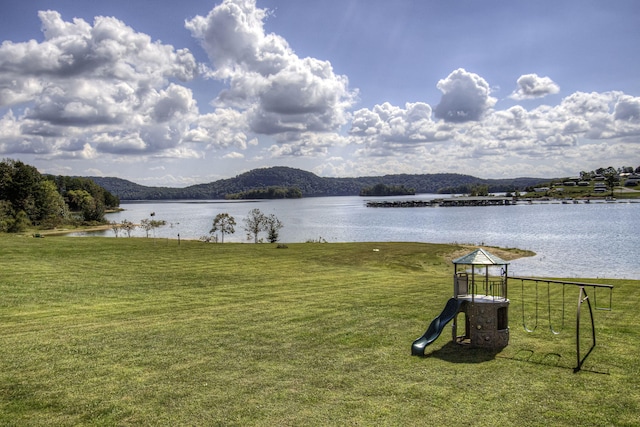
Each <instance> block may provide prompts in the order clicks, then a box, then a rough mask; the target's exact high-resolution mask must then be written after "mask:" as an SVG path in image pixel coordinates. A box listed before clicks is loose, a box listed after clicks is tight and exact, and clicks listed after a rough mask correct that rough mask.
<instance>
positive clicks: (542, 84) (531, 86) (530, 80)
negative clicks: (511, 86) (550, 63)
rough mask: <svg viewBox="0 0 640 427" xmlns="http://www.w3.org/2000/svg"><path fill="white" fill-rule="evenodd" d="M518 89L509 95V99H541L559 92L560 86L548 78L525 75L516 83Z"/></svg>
mask: <svg viewBox="0 0 640 427" xmlns="http://www.w3.org/2000/svg"><path fill="white" fill-rule="evenodd" d="M517 83H518V88H517V89H516V90H515V91H514V92H513V93H512V94H511V98H513V99H517V100H521V99H531V98H542V97H545V96H547V95H553V94H556V93H558V92H560V86H558V85H557V84H556V83H554V81H553V80H551V79H550V78H549V77H540V76H538V75H537V74H525V75H523V76H520V78H519V79H518V81H517Z"/></svg>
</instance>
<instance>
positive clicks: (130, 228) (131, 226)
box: [121, 219, 137, 237]
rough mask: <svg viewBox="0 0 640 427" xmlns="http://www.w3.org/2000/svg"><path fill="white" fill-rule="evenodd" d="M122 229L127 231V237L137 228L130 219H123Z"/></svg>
mask: <svg viewBox="0 0 640 427" xmlns="http://www.w3.org/2000/svg"><path fill="white" fill-rule="evenodd" d="M121 227H122V229H123V230H124V231H125V232H126V233H127V237H131V232H132V231H133V230H135V229H136V227H137V226H136V225H135V224H134V223H132V222H131V221H129V220H126V219H123V220H122V225H121Z"/></svg>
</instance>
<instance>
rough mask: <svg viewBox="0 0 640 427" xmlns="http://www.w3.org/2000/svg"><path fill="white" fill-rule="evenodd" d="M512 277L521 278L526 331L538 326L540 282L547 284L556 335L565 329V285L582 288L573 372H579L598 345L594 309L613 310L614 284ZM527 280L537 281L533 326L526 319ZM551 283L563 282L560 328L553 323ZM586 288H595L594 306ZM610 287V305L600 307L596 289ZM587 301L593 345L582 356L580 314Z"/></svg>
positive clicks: (553, 330) (549, 311)
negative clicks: (528, 324)
mask: <svg viewBox="0 0 640 427" xmlns="http://www.w3.org/2000/svg"><path fill="white" fill-rule="evenodd" d="M509 278H510V279H514V280H520V282H521V287H522V326H523V328H524V330H525V331H527V332H533V331H535V330H536V328H537V327H538V317H539V315H538V314H539V304H538V302H539V291H538V284H539V283H546V284H547V307H548V319H549V329H550V330H551V332H552V333H553V334H554V335H557V334H559V333H560V332H561V331H562V330H563V329H564V318H565V286H578V287H579V288H580V291H579V295H578V308H577V311H576V361H577V363H576V366H575V367H574V368H573V372H578V371H580V369H582V365H583V364H584V361H585V360H586V359H587V357H589V354H591V352H592V351H593V349H594V348H595V347H596V328H595V321H594V318H593V309H594V308H595V310H604V311H611V310H612V301H613V285H606V284H602V283H582V282H568V281H566V280H551V279H541V278H534V277H513V276H512V277H509ZM525 281H530V282H534V283H535V292H536V296H535V301H536V302H535V324H534V325H533V328H530V327H527V324H526V319H525V308H524V306H525V302H524V301H525V300H524V283H525ZM551 284H561V285H562V324H561V327H560V329H559V330H556V329H554V327H553V324H552V322H551V290H550V288H551ZM585 288H592V290H593V307H592V306H591V300H590V299H589V295H588V294H587V291H586V289H585ZM599 288H602V289H608V291H609V305H608V307H598V305H597V296H596V295H597V293H596V291H597V290H598V289H599ZM584 302H586V303H587V306H588V308H589V317H590V319H591V346H590V347H589V350H588V351H587V352H586V354H585V355H584V357H582V355H581V352H580V314H581V309H582V304H583V303H584Z"/></svg>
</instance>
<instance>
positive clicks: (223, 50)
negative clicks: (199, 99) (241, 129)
mask: <svg viewBox="0 0 640 427" xmlns="http://www.w3.org/2000/svg"><path fill="white" fill-rule="evenodd" d="M267 15H268V13H267V11H265V10H264V9H259V8H257V7H256V2H255V0H224V1H223V2H222V4H220V5H218V6H216V7H215V8H214V9H213V10H212V11H211V12H210V13H209V14H208V15H207V16H206V17H203V16H196V17H195V18H193V19H191V20H189V21H187V22H186V27H187V28H188V29H189V30H190V31H191V33H192V34H193V36H194V37H196V38H197V39H198V40H200V42H201V44H202V46H203V48H204V49H205V50H206V52H207V53H208V55H209V58H210V60H211V63H212V65H213V67H214V69H213V71H212V75H213V76H214V77H215V78H218V79H224V80H225V81H228V82H229V88H228V89H227V90H225V91H223V92H222V93H221V94H220V95H219V96H218V97H217V99H216V105H218V106H223V107H233V108H236V109H238V110H240V111H242V112H243V113H244V114H246V117H247V119H246V120H247V124H248V126H249V128H250V130H251V131H252V132H254V133H257V134H263V135H273V136H274V137H275V138H276V139H279V138H280V137H281V136H282V135H283V134H284V135H288V134H290V133H292V132H293V133H300V134H302V133H304V132H310V131H311V132H329V131H335V130H337V129H338V128H339V127H340V126H342V125H343V124H345V123H347V120H348V118H349V114H348V109H349V108H350V107H351V106H352V104H353V102H354V97H355V93H354V92H353V91H350V90H349V88H348V80H347V78H346V77H345V76H340V75H337V74H335V73H334V71H333V68H332V66H331V64H330V63H329V62H328V61H322V60H319V59H315V58H300V57H298V56H297V55H296V54H295V52H294V51H293V50H292V49H291V47H290V46H289V44H288V43H287V41H286V40H285V39H283V38H282V37H280V36H278V35H276V34H267V33H265V30H264V19H265V18H266V17H267Z"/></svg>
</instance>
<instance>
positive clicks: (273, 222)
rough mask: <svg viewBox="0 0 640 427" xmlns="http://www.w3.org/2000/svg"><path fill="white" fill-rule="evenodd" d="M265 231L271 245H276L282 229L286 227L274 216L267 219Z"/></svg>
mask: <svg viewBox="0 0 640 427" xmlns="http://www.w3.org/2000/svg"><path fill="white" fill-rule="evenodd" d="M264 223H265V229H266V231H267V240H268V241H269V242H270V243H275V242H277V241H278V239H279V238H280V229H281V228H282V227H284V225H283V224H282V222H281V221H280V220H279V219H278V218H276V216H275V215H274V214H271V215H269V216H267V217H265V220H264Z"/></svg>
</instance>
